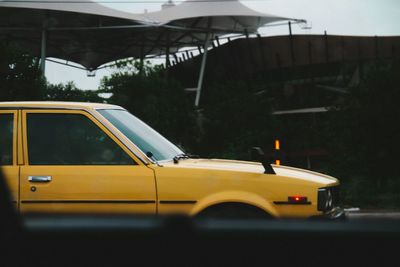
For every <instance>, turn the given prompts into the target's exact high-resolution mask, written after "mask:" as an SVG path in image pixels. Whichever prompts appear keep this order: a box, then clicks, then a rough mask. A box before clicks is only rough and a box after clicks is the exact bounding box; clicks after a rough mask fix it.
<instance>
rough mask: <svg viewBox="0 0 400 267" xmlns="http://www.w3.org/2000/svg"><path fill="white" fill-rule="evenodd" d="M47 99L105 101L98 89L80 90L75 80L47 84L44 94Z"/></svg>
mask: <svg viewBox="0 0 400 267" xmlns="http://www.w3.org/2000/svg"><path fill="white" fill-rule="evenodd" d="M44 99H45V100H53V101H78V102H98V103H102V102H104V99H103V98H102V97H101V96H99V92H98V91H91V90H80V89H78V88H77V87H76V86H75V84H74V83H73V82H68V83H67V84H49V83H48V84H47V88H46V90H45V95H44Z"/></svg>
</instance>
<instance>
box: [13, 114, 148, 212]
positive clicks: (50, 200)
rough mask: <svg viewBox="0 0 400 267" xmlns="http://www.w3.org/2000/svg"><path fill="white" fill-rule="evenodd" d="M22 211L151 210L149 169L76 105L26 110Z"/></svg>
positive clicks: (21, 180)
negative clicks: (72, 107) (73, 106)
mask: <svg viewBox="0 0 400 267" xmlns="http://www.w3.org/2000/svg"><path fill="white" fill-rule="evenodd" d="M22 118H23V136H24V155H25V159H26V161H25V164H24V165H23V166H21V173H20V185H21V187H20V196H21V198H20V199H21V201H20V210H21V212H24V213H25V212H63V213H71V212H72V213H80V212H82V213H124V214H131V213H134V214H155V213H156V188H155V177H154V173H153V171H152V170H151V169H150V168H148V167H147V166H146V165H144V164H143V163H141V162H140V161H139V160H137V158H136V157H135V155H133V154H132V153H131V151H130V150H129V149H127V148H126V147H125V146H124V145H123V144H122V143H121V142H120V141H119V140H118V139H117V138H116V137H115V136H114V135H113V134H112V133H111V132H110V131H109V130H107V128H105V126H104V125H102V124H101V123H100V122H98V121H97V120H96V119H95V118H94V117H93V116H92V115H90V114H89V113H87V112H85V111H80V110H24V111H23V112H22Z"/></svg>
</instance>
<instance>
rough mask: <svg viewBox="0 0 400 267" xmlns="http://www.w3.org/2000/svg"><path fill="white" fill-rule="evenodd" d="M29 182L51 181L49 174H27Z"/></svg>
mask: <svg viewBox="0 0 400 267" xmlns="http://www.w3.org/2000/svg"><path fill="white" fill-rule="evenodd" d="M28 181H29V182H34V183H48V182H50V181H51V176H28Z"/></svg>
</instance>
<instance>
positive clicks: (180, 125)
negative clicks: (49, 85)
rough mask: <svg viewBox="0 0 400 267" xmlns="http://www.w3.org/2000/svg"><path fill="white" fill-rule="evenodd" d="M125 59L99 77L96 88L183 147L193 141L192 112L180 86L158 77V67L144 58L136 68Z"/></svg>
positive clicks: (188, 147)
mask: <svg viewBox="0 0 400 267" xmlns="http://www.w3.org/2000/svg"><path fill="white" fill-rule="evenodd" d="M138 64H139V63H138V62H128V63H127V64H126V65H125V66H123V68H122V69H117V72H115V73H113V74H112V75H111V76H110V77H105V78H104V79H103V80H102V84H101V87H100V91H101V92H103V93H111V94H112V96H111V97H110V98H109V99H108V102H109V103H113V104H117V105H121V106H123V107H125V108H126V109H128V110H129V111H130V112H131V113H132V114H134V115H136V116H137V117H139V118H141V119H142V120H143V121H145V122H146V123H148V124H149V125H151V126H152V127H153V128H155V129H157V130H158V131H160V132H161V133H162V134H163V135H165V136H166V137H168V138H169V139H170V140H172V141H174V142H175V143H177V144H178V145H181V146H184V148H185V149H186V150H187V151H191V149H190V148H191V147H192V146H193V143H194V142H195V136H196V133H195V132H194V125H195V113H194V110H193V109H192V106H191V103H189V102H188V99H187V98H186V95H185V92H184V90H183V88H182V86H181V85H180V84H179V83H178V82H177V81H174V80H172V79H169V80H167V79H165V78H164V77H162V75H161V74H162V72H161V71H160V70H161V69H160V67H158V66H154V67H153V66H151V65H150V64H149V63H148V62H146V63H145V64H144V65H143V69H142V71H139V68H138V67H139V65H138Z"/></svg>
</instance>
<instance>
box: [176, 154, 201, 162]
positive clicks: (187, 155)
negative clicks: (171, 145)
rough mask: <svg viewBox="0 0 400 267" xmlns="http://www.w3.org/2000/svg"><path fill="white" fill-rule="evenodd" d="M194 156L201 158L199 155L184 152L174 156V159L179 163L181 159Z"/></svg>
mask: <svg viewBox="0 0 400 267" xmlns="http://www.w3.org/2000/svg"><path fill="white" fill-rule="evenodd" d="M194 158H199V156H196V155H190V154H185V153H183V154H178V155H176V156H175V157H174V158H173V160H174V163H175V164H178V163H179V161H180V160H181V159H194Z"/></svg>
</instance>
